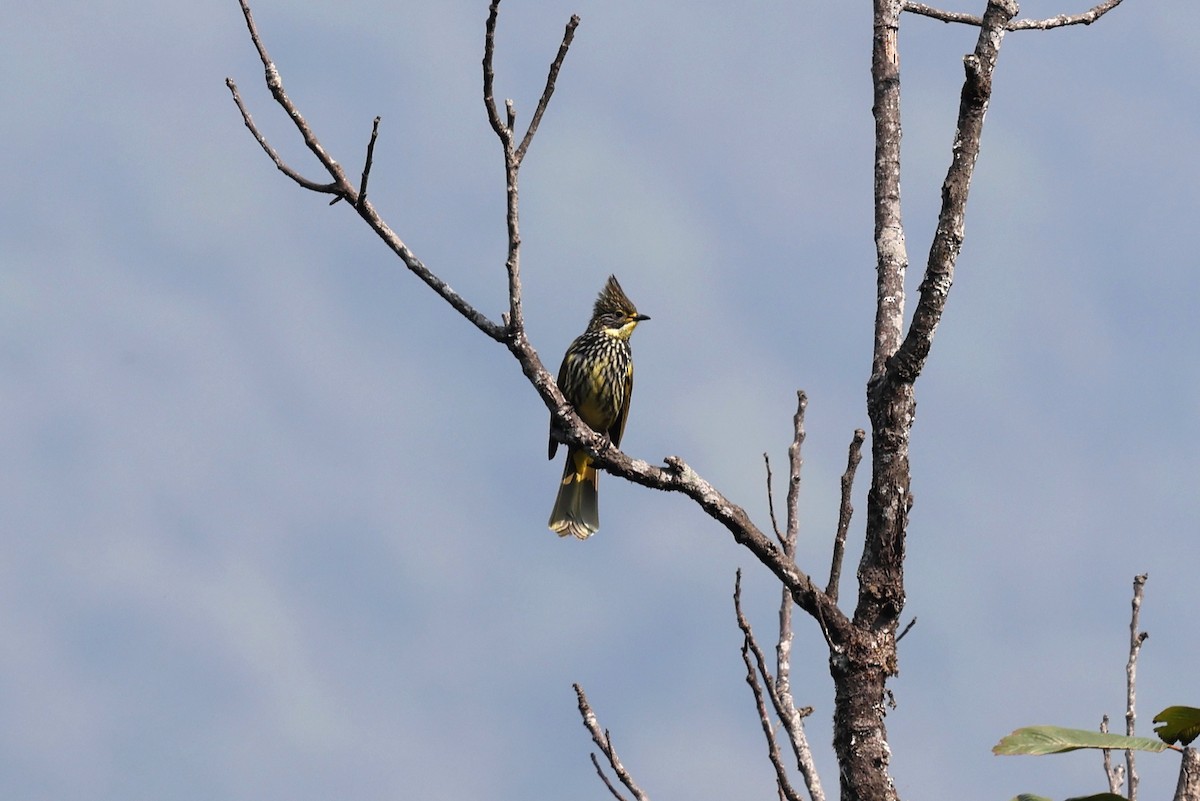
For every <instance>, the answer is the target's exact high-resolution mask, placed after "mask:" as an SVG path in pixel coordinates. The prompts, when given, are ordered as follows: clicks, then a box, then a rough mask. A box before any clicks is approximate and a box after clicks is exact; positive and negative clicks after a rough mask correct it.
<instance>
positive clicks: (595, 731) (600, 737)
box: [571, 684, 648, 801]
mask: <svg viewBox="0 0 1200 801" xmlns="http://www.w3.org/2000/svg"><path fill="white" fill-rule="evenodd" d="M571 686H572V687H574V688H575V696H576V698H578V700H579V714H580V715H581V716H582V717H583V725H584V726H586V727H587V730H588V731H589V732H591V734H592V742H594V743H595V744H596V746H597V747H598V748H599V749H600V753H602V754H604V757H605V758H606V759H607V760H608V764H609V765H611V766H612V769H613V773H615V774H617V778H618V779H619V780H620V781H621V784H623V785H625V787H626V789H628V790H629V792H631V793H633V797H634V798H636V799H638V801H647V799H648V796H647V795H646V794H645V793H644V792H642V788H640V787H638V786H637V784H636V783H634V781H633V777H632V776H630V775H629V771H627V770H625V766H624V765H622V764H621V760H620V759H619V758H618V757H617V749H615V748H614V747H613V744H612V737H611V736H610V735H609V733H608V729H601V728H600V721H598V720H597V719H596V713H595V712H593V711H592V707H591V706H590V705H589V704H588V700H587V696H586V695H584V694H583V688H582V687H580V686H579V685H578V684H573V685H571ZM594 762H595V759H594V757H593V763H594ZM599 769H600V766H599V765H597V766H596V770H599ZM601 778H604V776H603V774H601ZM604 783H605V784H608V780H607V779H605V781H604ZM609 789H610V790H612V785H609ZM614 792H615V791H614ZM617 797H618V798H619V797H620V796H619V795H618V796H617Z"/></svg>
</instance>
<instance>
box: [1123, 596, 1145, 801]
mask: <svg viewBox="0 0 1200 801" xmlns="http://www.w3.org/2000/svg"><path fill="white" fill-rule="evenodd" d="M1147 578H1148V575H1147V574H1145V573H1142V574H1141V575H1138V576H1134V579H1133V601H1132V604H1131V605H1132V610H1133V611H1132V613H1131V614H1130V616H1129V661H1127V662H1126V663H1125V733H1126V734H1127V735H1129V736H1130V737H1132V736H1133V735H1134V729H1135V727H1136V723H1137V660H1138V654H1139V653H1140V652H1141V650H1142V643H1144V642H1145V641H1146V638H1147V637H1149V636H1150V635H1149V634H1147V633H1146V632H1144V631H1139V630H1138V618H1139V617H1140V616H1141V611H1142V595H1143V594H1144V592H1145V588H1146V579H1147ZM1125 767H1126V774H1127V775H1128V776H1129V795H1128V798H1129V801H1137V790H1138V774H1137V764H1136V761H1135V757H1134V752H1133V750H1132V749H1131V750H1128V751H1126V752H1125Z"/></svg>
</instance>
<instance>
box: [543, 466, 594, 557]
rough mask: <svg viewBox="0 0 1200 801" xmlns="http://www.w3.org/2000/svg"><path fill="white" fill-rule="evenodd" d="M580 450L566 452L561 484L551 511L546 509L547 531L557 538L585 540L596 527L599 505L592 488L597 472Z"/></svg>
mask: <svg viewBox="0 0 1200 801" xmlns="http://www.w3.org/2000/svg"><path fill="white" fill-rule="evenodd" d="M591 462H592V460H591V459H590V458H589V457H588V455H587V454H586V453H583V452H582V451H575V450H572V451H571V452H570V453H568V454H567V464H566V467H565V468H564V469H563V476H562V483H561V484H560V485H559V488H558V497H557V498H555V499H554V510H553V511H552V512H550V523H549V525H550V530H551V531H553V532H554V533H556V534H558V536H560V537H567V536H572V537H575V538H576V539H581V540H586V539H587V538H588V537H590V536H592V535H593V534H595V533H596V532H597V531H598V530H599V529H600V504H599V501H598V499H597V494H596V488H597V485H598V483H599V481H600V474H599V473H598V472H597V471H596V468H594V467H592V464H591Z"/></svg>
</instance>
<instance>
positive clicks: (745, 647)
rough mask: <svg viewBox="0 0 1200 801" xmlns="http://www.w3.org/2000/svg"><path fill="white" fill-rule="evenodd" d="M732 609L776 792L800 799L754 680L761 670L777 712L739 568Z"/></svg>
mask: <svg viewBox="0 0 1200 801" xmlns="http://www.w3.org/2000/svg"><path fill="white" fill-rule="evenodd" d="M733 609H734V613H735V614H736V615H737V624H738V628H739V629H741V630H742V661H743V662H744V663H745V664H746V683H747V684H749V685H750V690H751V692H753V693H754V705H755V707H756V708H757V709H758V720H759V723H761V724H762V730H763V736H764V737H766V738H767V757H768V758H769V759H770V760H771V766H772V767H773V768H775V782H776V785H777V786H778V788H779V794H780V796H781V797H782V798H784V799H786V800H787V801H800V795H799V794H798V793H797V792H796V788H794V787H792V783H791V782H790V781H789V780H788V775H787V769H786V768H784V766H783V758H782V757H781V756H780V754H779V743H778V742H777V741H776V739H775V727H774V726H772V725H771V715H770V713H769V712H768V711H767V705H766V702H765V701H764V699H763V688H762V685H760V684H759V681H758V676H759V674H760V673H761V674H762V677H763V683H764V684H766V685H767V692H769V693H770V694H771V700H772V702H773V705H774V706H775V707H776V711H777V712H778V709H779V707H778V699H779V696H778V694H777V692H776V685H775V682H774V681H772V679H771V674H770V672H768V671H767V663H766V658H765V657H764V656H763V652H762V649H761V648H759V647H758V643H757V642H755V640H754V632H753V631H751V630H750V622H749V621H747V620H746V616H745V615H744V614H742V571H741V569H739V570H738V571H737V578H736V579H735V580H734V585H733ZM751 653H753V654H754V659H753V660H752V659H751V658H750V654H751Z"/></svg>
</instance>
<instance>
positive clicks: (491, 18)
mask: <svg viewBox="0 0 1200 801" xmlns="http://www.w3.org/2000/svg"><path fill="white" fill-rule="evenodd" d="M499 14H500V0H492V4H491V5H490V6H488V18H487V28H486V33H485V34H484V39H483V105H484V106H485V107H486V108H487V115H488V122H490V123H491V124H492V130H493V131H495V132H496V136H499V137H500V141H501V142H503V143H504V144H505V149H506V150H510V149H511V148H512V136H513V133H512V126H511V125H505V124H504V123H503V122H501V121H500V112H499V111H497V110H496V97H495V94H494V92H493V87H494V86H495V84H496V72H495V70H494V69H493V68H492V57H493V56H494V55H495V54H496V17H497V16H499Z"/></svg>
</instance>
